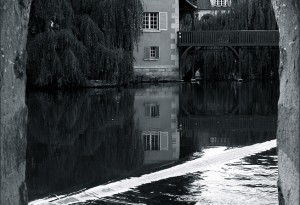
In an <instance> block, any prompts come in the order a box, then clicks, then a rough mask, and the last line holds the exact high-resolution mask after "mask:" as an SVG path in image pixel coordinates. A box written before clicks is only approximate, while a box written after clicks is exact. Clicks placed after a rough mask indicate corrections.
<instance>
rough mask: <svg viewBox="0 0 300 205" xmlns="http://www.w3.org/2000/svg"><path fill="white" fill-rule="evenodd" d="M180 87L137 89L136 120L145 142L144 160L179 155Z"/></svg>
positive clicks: (162, 159) (146, 161)
mask: <svg viewBox="0 0 300 205" xmlns="http://www.w3.org/2000/svg"><path fill="white" fill-rule="evenodd" d="M178 103H179V100H178V89H177V87H163V88H157V87H155V88H151V87H149V88H147V89H143V90H140V91H139V90H137V91H136V95H135V101H134V108H135V122H136V123H137V124H138V127H139V129H140V131H141V137H142V141H143V145H144V164H153V163H161V162H167V161H173V160H177V159H178V158H179V133H178V132H177V124H178V122H177V113H178Z"/></svg>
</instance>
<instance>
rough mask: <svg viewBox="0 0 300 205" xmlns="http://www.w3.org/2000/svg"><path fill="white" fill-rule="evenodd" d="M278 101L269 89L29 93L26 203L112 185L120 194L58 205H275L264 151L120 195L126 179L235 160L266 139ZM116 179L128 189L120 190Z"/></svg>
mask: <svg viewBox="0 0 300 205" xmlns="http://www.w3.org/2000/svg"><path fill="white" fill-rule="evenodd" d="M278 93H279V91H278V86H277V85H276V84H274V83H271V82H270V83H257V82H250V83H242V84H239V83H227V82H226V83H225V82H223V83H200V84H161V85H143V86H141V87H138V88H134V89H133V88H130V89H88V90H77V91H71V90H69V91H56V92H45V91H36V90H28V91H27V99H26V103H27V105H28V135H27V138H28V139H27V155H26V183H27V189H28V198H29V201H31V204H43V203H44V204H47V203H45V202H43V203H42V202H41V203H39V202H38V201H39V199H45V198H48V199H49V201H53V204H55V199H56V198H57V197H58V196H64V197H66V196H67V195H69V196H71V195H73V194H76V193H80V192H82V190H88V189H90V188H93V187H97V186H99V185H104V184H106V185H107V186H109V185H110V184H112V182H117V183H119V184H120V185H118V187H122V186H123V187H124V184H126V187H129V189H128V190H121V191H118V192H116V193H115V194H110V195H105V196H104V197H99V196H100V195H98V196H96V198H97V200H82V201H81V202H78V201H72V200H71V199H68V200H69V202H67V201H65V202H64V203H62V204H71V203H74V204H278V202H277V156H276V148H274V147H272V146H271V147H269V148H268V150H267V151H264V152H261V153H257V154H255V155H252V156H247V157H244V158H242V159H238V160H234V161H230V162H228V163H224V164H221V163H220V165H218V162H219V161H218V160H219V159H217V158H211V159H213V161H214V160H215V161H214V164H215V165H216V166H213V167H209V168H207V169H206V168H205V169H199V170H194V171H190V172H189V170H184V174H176V175H175V174H174V176H173V175H172V174H170V176H168V174H165V175H164V174H161V175H160V178H159V179H157V180H154V181H147V180H146V179H145V181H144V182H143V183H138V185H137V186H134V185H133V184H132V186H130V185H128V183H129V182H130V183H131V181H130V179H131V177H135V178H137V179H140V180H144V178H143V175H145V174H154V175H155V173H160V171H164V170H166V171H167V170H172V169H173V168H174V170H176V169H177V170H178V169H182V168H181V166H182V167H184V166H185V165H187V166H185V167H189V166H190V168H191V169H192V168H193V167H192V163H193V162H194V161H196V160H199V159H200V160H201V159H202V158H203V159H204V158H205V157H206V156H209V155H211V154H218V156H222V155H223V154H224V156H225V153H226V152H228V151H231V150H238V149H240V150H241V151H240V152H243V151H244V150H243V147H245V146H249V145H255V144H257V143H263V142H266V141H270V140H273V139H275V138H276V119H277V100H278V95H279V94H278ZM241 156H242V155H241ZM189 163H191V165H189ZM212 164H213V162H212ZM193 166H195V165H193ZM200 166H201V165H200ZM176 167H178V168H176ZM185 169H189V168H185ZM181 171H182V170H181ZM175 172H176V171H174V173H175ZM166 173H167V172H166ZM157 175H158V174H157ZM171 175H172V176H171ZM123 179H129V181H128V182H126V183H125V182H124V183H123V185H122V180H123ZM50 199H51V200H50ZM57 204H58V203H57Z"/></svg>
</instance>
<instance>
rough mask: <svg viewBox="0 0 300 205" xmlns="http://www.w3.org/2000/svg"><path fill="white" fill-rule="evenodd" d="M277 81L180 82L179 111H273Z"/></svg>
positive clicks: (182, 112)
mask: <svg viewBox="0 0 300 205" xmlns="http://www.w3.org/2000/svg"><path fill="white" fill-rule="evenodd" d="M278 96H279V90H278V85H276V84H271V83H265V84H264V83H257V82H255V83H243V84H237V83H217V84H215V83H208V82H207V83H203V84H200V85H196V86H191V85H189V84H187V85H183V87H182V92H181V96H180V102H181V105H180V112H181V114H183V115H201V116H214V115H228V114H231V115H274V114H276V113H277V100H278Z"/></svg>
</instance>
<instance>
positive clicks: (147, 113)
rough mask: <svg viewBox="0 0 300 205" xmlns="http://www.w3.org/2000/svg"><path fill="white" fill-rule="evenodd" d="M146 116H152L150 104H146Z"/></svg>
mask: <svg viewBox="0 0 300 205" xmlns="http://www.w3.org/2000/svg"><path fill="white" fill-rule="evenodd" d="M145 116H146V117H149V116H150V105H149V104H146V105H145Z"/></svg>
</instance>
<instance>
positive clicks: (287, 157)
mask: <svg viewBox="0 0 300 205" xmlns="http://www.w3.org/2000/svg"><path fill="white" fill-rule="evenodd" d="M272 3H273V7H274V10H275V14H276V18H277V22H278V26H279V31H280V36H281V37H280V67H279V75H280V98H279V102H278V116H279V117H278V118H279V119H278V128H277V140H278V166H279V180H278V185H279V186H278V188H279V200H280V204H286V205H298V204H300V201H299V195H300V193H299V157H300V152H299V132H300V122H299V95H300V93H299V92H300V89H299V74H300V72H299V69H300V47H299V46H300V42H299V41H300V39H299V38H300V35H299V34H300V7H299V6H300V1H299V0H273V1H272Z"/></svg>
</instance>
